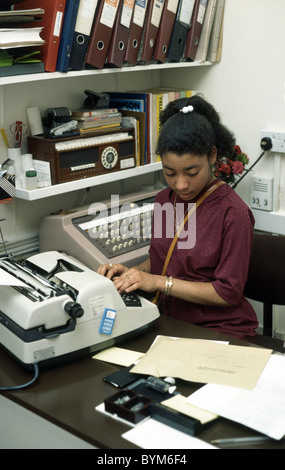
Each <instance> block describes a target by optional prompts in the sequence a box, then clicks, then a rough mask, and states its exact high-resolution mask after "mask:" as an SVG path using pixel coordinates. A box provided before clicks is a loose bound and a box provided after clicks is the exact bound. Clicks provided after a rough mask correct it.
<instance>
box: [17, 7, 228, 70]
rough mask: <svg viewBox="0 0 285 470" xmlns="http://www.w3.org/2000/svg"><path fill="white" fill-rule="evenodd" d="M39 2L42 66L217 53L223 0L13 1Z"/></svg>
mask: <svg viewBox="0 0 285 470" xmlns="http://www.w3.org/2000/svg"><path fill="white" fill-rule="evenodd" d="M39 7H40V8H42V9H44V11H45V14H44V15H43V17H42V20H41V21H40V22H39V27H41V28H42V32H41V38H42V39H43V41H44V44H43V46H42V47H41V52H42V54H41V59H42V61H43V62H44V64H45V71H46V72H54V71H59V72H68V71H69V70H83V69H84V68H89V69H90V68H94V69H102V68H104V67H105V68H106V67H119V68H120V67H123V66H130V65H137V64H140V65H148V64H150V63H157V64H159V63H163V62H182V61H184V62H185V61H192V62H193V61H206V60H207V61H211V62H216V61H219V60H220V57H221V44H222V30H223V27H222V26H223V14H224V8H225V0H148V1H146V2H142V1H141V0H113V1H112V2H110V0H88V1H87V0H22V1H21V2H20V3H19V4H16V5H14V9H15V11H18V13H19V10H20V9H21V8H22V9H26V10H27V9H32V8H39ZM27 20H28V17H27ZM26 27H31V23H27V24H26Z"/></svg>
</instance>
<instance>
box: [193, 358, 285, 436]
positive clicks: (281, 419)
mask: <svg viewBox="0 0 285 470" xmlns="http://www.w3.org/2000/svg"><path fill="white" fill-rule="evenodd" d="M187 402H188V403H190V404H192V405H195V406H199V407H201V408H203V409H205V410H209V411H211V412H213V413H217V414H218V415H220V416H223V417H224V418H227V419H231V420H232V421H236V422H237V423H240V424H243V425H245V426H248V427H250V428H252V429H255V430H256V431H259V432H261V433H263V434H266V435H267V436H269V437H271V438H273V439H278V440H279V439H282V438H283V437H284V435H285V357H284V356H281V355H272V356H271V357H270V359H269V361H268V363H267V365H266V366H265V368H264V371H263V373H262V374H261V377H260V379H259V381H258V383H257V385H256V386H255V387H254V389H253V390H244V389H241V388H236V387H228V386H221V385H213V384H208V385H205V386H204V387H202V388H200V389H199V390H198V391H197V392H195V393H193V394H192V395H190V396H189V397H188V399H187Z"/></svg>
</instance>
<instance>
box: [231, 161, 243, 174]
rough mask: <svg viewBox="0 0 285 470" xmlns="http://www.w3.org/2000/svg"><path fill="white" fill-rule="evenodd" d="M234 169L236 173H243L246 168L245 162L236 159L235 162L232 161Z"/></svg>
mask: <svg viewBox="0 0 285 470" xmlns="http://www.w3.org/2000/svg"><path fill="white" fill-rule="evenodd" d="M232 170H233V174H234V175H241V174H242V173H243V170H244V164H243V163H242V162H239V161H238V160H236V161H235V162H232Z"/></svg>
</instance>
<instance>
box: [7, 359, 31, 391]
mask: <svg viewBox="0 0 285 470" xmlns="http://www.w3.org/2000/svg"><path fill="white" fill-rule="evenodd" d="M33 366H34V371H35V375H34V377H33V378H32V380H30V382H27V383H25V384H23V385H15V386H12V387H0V391H1V392H7V391H13V390H22V389H23V388H27V387H29V386H30V385H32V384H33V383H35V382H36V380H37V379H38V377H39V366H38V364H36V363H35V364H33Z"/></svg>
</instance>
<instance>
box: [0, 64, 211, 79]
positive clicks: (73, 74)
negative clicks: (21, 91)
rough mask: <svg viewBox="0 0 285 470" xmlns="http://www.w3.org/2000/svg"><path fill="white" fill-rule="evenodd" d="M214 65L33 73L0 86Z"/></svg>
mask: <svg viewBox="0 0 285 470" xmlns="http://www.w3.org/2000/svg"><path fill="white" fill-rule="evenodd" d="M209 65H213V62H201V61H196V62H174V63H164V64H149V65H134V66H125V67H121V68H116V67H114V68H113V67H112V68H103V69H99V70H97V69H84V70H79V71H75V70H71V71H69V72H67V73H63V72H44V73H33V74H26V75H12V76H9V77H0V85H10V84H14V83H29V82H34V81H37V82H38V81H40V80H53V79H59V78H75V77H85V76H88V75H91V76H92V75H93V76H94V75H98V76H100V75H106V74H110V73H111V74H114V73H124V72H127V73H130V72H145V71H148V70H156V71H159V70H164V69H175V68H189V67H204V66H209Z"/></svg>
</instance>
